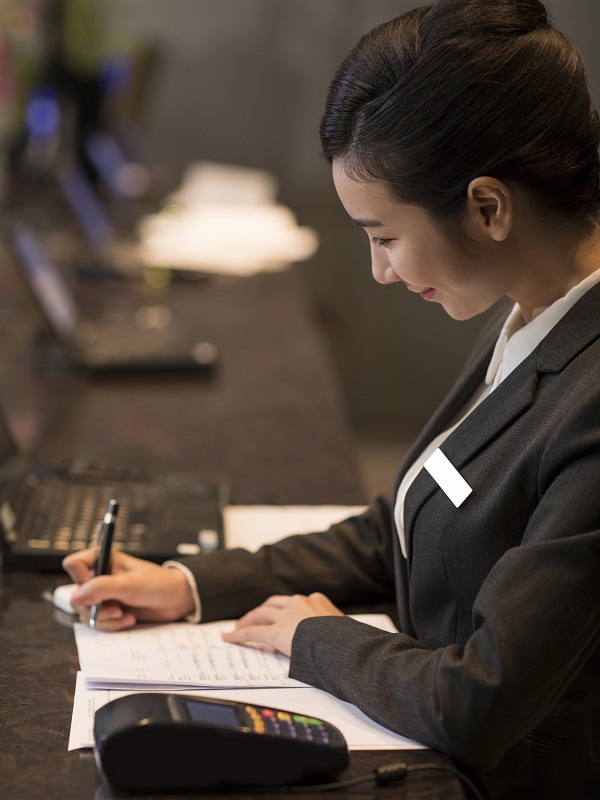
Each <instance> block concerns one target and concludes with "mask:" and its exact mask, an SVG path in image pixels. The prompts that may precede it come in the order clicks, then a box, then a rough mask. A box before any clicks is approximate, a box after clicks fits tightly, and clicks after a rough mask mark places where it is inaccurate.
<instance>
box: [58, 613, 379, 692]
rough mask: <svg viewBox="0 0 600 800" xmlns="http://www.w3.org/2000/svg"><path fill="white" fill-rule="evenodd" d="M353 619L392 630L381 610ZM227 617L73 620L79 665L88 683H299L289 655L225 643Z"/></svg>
mask: <svg viewBox="0 0 600 800" xmlns="http://www.w3.org/2000/svg"><path fill="white" fill-rule="evenodd" d="M355 619H358V620H359V621H362V622H366V623H367V624H370V625H374V626H375V627H379V628H383V629H385V630H389V631H391V632H393V631H395V628H394V625H393V623H392V621H391V620H390V618H389V617H387V616H386V615H385V614H363V615H356V616H355ZM234 624H235V623H234V622H231V621H219V622H207V623H203V624H200V625H195V624H193V623H186V622H173V623H166V624H159V625H139V626H137V627H135V628H132V629H131V630H129V631H119V632H116V633H109V632H105V631H96V630H93V629H91V628H89V627H88V626H87V625H83V624H82V623H75V625H74V626H73V627H74V632H75V641H76V643H77V651H78V654H79V664H80V667H81V671H82V673H83V675H84V677H85V681H86V685H87V686H88V687H89V688H92V687H93V688H112V689H117V688H118V689H128V688H138V689H141V688H148V687H152V688H155V689H160V688H165V689H168V688H172V687H186V686H187V687H192V686H195V687H198V688H201V687H202V688H203V687H215V688H235V687H271V688H272V687H301V686H306V684H304V683H302V682H301V681H296V680H294V679H292V678H290V677H289V674H288V673H289V658H287V656H283V655H281V654H279V653H270V652H265V651H263V650H258V649H256V648H253V647H244V646H241V645H238V644H231V643H230V642H224V641H223V639H222V637H221V634H222V632H223V631H225V630H230V629H231V628H232V626H233V625H234Z"/></svg>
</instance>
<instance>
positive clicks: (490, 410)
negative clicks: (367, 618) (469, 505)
mask: <svg viewBox="0 0 600 800" xmlns="http://www.w3.org/2000/svg"><path fill="white" fill-rule="evenodd" d="M599 336H600V284H597V285H596V286H594V287H593V288H592V289H590V290H589V291H588V292H587V293H586V294H585V295H584V296H583V297H582V298H581V299H580V300H579V301H578V302H577V303H576V304H575V305H574V306H573V307H572V308H571V309H570V311H569V312H567V314H565V316H564V317H563V318H562V319H561V320H560V321H559V322H558V323H557V325H556V326H555V327H554V328H553V329H552V330H551V331H550V333H549V334H548V335H547V336H546V337H545V338H544V339H543V340H542V342H541V343H540V344H539V345H538V347H537V348H536V349H535V350H534V351H533V352H532V353H531V354H530V355H529V356H528V357H527V358H526V359H525V360H524V361H523V362H522V363H521V364H519V366H518V367H517V368H516V369H515V370H514V371H513V372H511V374H510V375H509V376H508V377H507V378H506V379H505V380H504V381H502V383H501V384H500V385H499V386H498V387H497V388H496V389H495V390H494V391H493V392H492V393H491V394H490V395H489V396H488V397H486V398H485V400H483V401H482V402H481V403H480V404H479V405H478V406H477V407H476V408H475V409H474V410H473V411H472V412H471V413H470V414H469V416H468V417H467V418H466V419H465V421H464V422H463V423H462V424H461V425H460V426H459V427H458V428H457V429H456V430H455V431H453V433H451V434H450V436H449V437H448V438H447V439H446V440H445V441H444V443H443V445H442V447H441V449H442V451H443V452H444V454H445V455H446V456H447V458H448V459H449V461H450V462H451V464H452V465H453V466H454V467H455V468H456V469H457V470H459V471H460V469H461V467H464V465H465V464H467V463H468V462H469V461H470V460H471V459H472V458H473V457H474V456H476V455H477V453H479V452H480V451H481V450H482V449H483V448H484V447H486V445H487V444H488V443H489V442H490V441H492V440H493V439H495V438H497V437H498V436H499V435H501V433H502V431H503V430H506V429H507V428H508V427H509V426H510V425H511V424H512V422H513V421H514V420H515V419H517V418H518V417H519V416H521V414H523V413H524V412H525V411H526V410H527V409H528V408H530V407H531V405H532V404H533V402H534V399H535V392H536V387H537V382H538V378H539V374H540V373H543V372H559V371H561V370H562V369H564V367H565V366H566V365H567V364H568V363H569V361H571V360H572V359H573V358H575V357H576V356H577V354H578V353H580V352H581V351H582V350H583V349H585V348H586V347H587V346H588V345H589V344H590V343H591V342H592V341H594V340H595V339H597V338H598V337H599ZM490 357H491V348H489V347H488V348H485V349H484V350H483V352H482V353H481V355H480V357H479V358H477V359H476V360H475V362H474V366H473V367H472V369H471V370H470V371H469V372H468V373H467V374H466V375H464V377H463V378H462V380H459V381H458V383H457V384H456V386H455V387H454V389H453V390H452V392H451V393H450V395H449V397H448V399H447V400H446V402H445V403H444V404H443V405H442V406H441V407H440V409H439V411H438V412H437V413H436V414H435V415H434V416H433V418H432V419H431V421H430V423H429V424H428V425H427V426H426V428H425V429H424V431H423V433H422V435H421V436H420V437H419V439H418V440H417V442H416V444H415V446H414V447H413V448H412V449H411V451H410V453H409V455H408V457H407V459H406V462H405V463H406V468H407V467H408V466H410V464H411V463H412V461H413V460H414V458H416V457H417V456H418V454H419V453H420V452H421V451H422V450H423V449H424V448H425V446H426V445H427V444H428V443H429V442H430V441H431V439H433V438H434V437H435V436H437V435H438V434H439V433H441V431H443V430H445V428H447V427H448V426H449V425H450V422H451V420H452V419H453V418H454V416H455V414H457V413H458V412H459V410H460V408H461V407H463V406H464V405H465V404H466V402H467V400H468V399H469V397H470V396H471V395H472V394H473V392H474V391H475V390H476V388H477V387H478V386H479V385H480V384H481V382H482V381H483V378H484V375H485V371H486V369H487V365H488V363H489V359H490ZM403 473H404V471H403ZM403 473H401V476H400V479H401V477H402V475H403ZM398 485H399V482H398ZM398 485H397V486H396V491H397V488H398ZM437 489H439V487H438V485H437V483H436V482H435V480H434V479H433V478H432V477H431V475H429V473H428V472H427V471H426V470H425V469H422V470H421V471H420V472H419V474H418V475H417V477H416V478H415V480H414V482H413V483H412V485H411V487H410V490H409V492H408V494H407V497H406V501H405V507H404V527H405V536H406V545H407V552H408V562H409V565H410V558H411V541H412V525H413V522H414V519H415V516H416V514H417V513H418V511H419V510H420V508H421V507H422V505H423V504H424V503H425V502H426V500H427V499H428V498H429V497H430V496H431V495H432V494H433V492H435V491H436V490H437Z"/></svg>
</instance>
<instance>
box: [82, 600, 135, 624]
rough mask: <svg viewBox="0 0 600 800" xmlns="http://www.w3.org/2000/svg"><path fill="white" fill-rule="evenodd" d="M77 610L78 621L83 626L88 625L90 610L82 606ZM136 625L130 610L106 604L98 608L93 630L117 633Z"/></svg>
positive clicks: (117, 605) (114, 604) (116, 604)
mask: <svg viewBox="0 0 600 800" xmlns="http://www.w3.org/2000/svg"><path fill="white" fill-rule="evenodd" d="M77 610H78V611H79V618H80V621H81V622H83V623H84V624H85V625H89V623H90V611H91V609H90V608H88V607H86V606H82V607H79V608H78V609H77ZM136 623H137V618H136V616H135V614H133V612H132V611H131V610H129V609H125V608H123V606H121V605H119V604H118V603H111V602H107V603H103V604H102V606H101V607H100V610H99V611H98V614H97V616H96V623H95V625H94V628H95V629H97V630H103V631H118V630H124V629H125V628H131V627H133V626H134V625H135V624H136Z"/></svg>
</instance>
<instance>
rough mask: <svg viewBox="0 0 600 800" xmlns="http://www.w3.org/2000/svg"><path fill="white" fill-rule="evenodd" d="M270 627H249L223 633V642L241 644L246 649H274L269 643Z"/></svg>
mask: <svg viewBox="0 0 600 800" xmlns="http://www.w3.org/2000/svg"><path fill="white" fill-rule="evenodd" d="M271 632H272V627H271V626H270V625H249V626H248V627H245V628H235V630H233V631H229V632H228V633H223V634H222V637H223V641H225V642H232V643H233V644H243V645H247V646H248V647H256V646H257V645H259V646H261V648H260V649H265V647H268V648H270V649H271V650H273V649H274V646H273V643H272V642H271V641H270V634H271Z"/></svg>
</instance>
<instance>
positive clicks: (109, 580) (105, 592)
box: [71, 575, 132, 606]
mask: <svg viewBox="0 0 600 800" xmlns="http://www.w3.org/2000/svg"><path fill="white" fill-rule="evenodd" d="M131 591H132V589H131V586H130V585H129V584H128V580H127V577H125V579H123V578H122V577H121V576H119V575H99V576H98V577H97V578H91V580H89V581H86V583H83V584H81V586H78V587H77V589H75V591H74V592H73V597H72V598H71V602H72V603H73V605H74V606H93V605H95V604H97V603H103V602H104V601H106V600H119V601H121V602H125V603H126V602H127V600H128V598H129V596H130V594H131Z"/></svg>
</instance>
